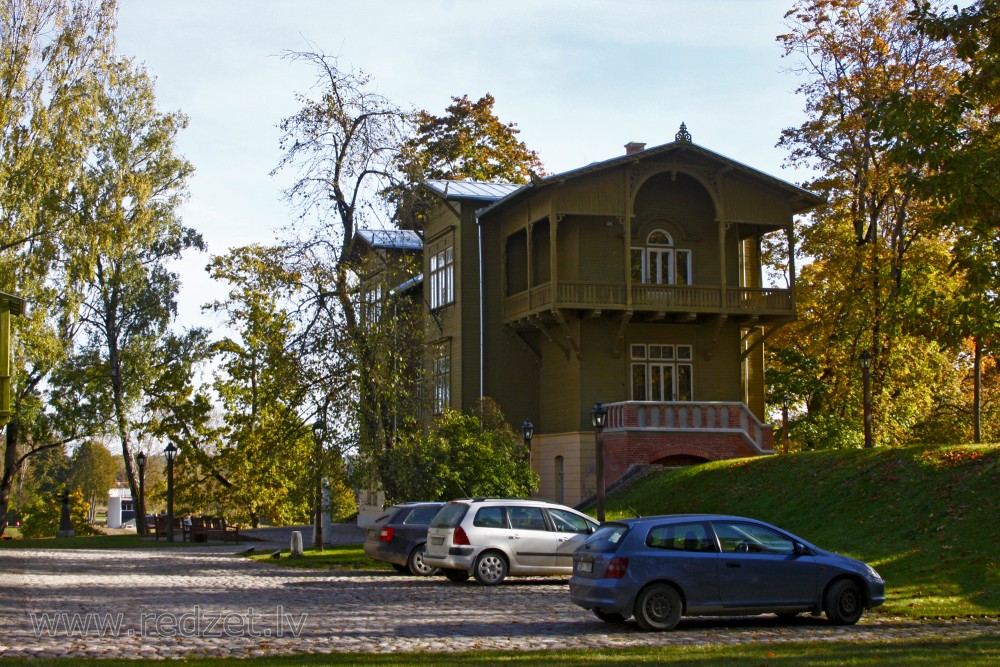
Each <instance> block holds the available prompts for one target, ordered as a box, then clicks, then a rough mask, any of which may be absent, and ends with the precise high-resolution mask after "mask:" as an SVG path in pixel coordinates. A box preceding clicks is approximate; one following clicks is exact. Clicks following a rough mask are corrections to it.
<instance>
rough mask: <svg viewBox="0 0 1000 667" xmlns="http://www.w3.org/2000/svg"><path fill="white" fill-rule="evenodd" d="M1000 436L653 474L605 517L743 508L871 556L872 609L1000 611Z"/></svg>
mask: <svg viewBox="0 0 1000 667" xmlns="http://www.w3.org/2000/svg"><path fill="white" fill-rule="evenodd" d="M998 498H1000V446H998V445H979V446H972V445H970V446H946V447H903V448H896V449H867V450H847V451H844V450H839V451H824V452H809V453H801V454H792V455H788V456H785V455H778V456H771V457H767V458H755V459H737V460H733V461H719V462H716V463H709V464H705V465H700V466H694V467H690V468H684V469H680V470H675V471H671V472H665V473H661V474H653V475H649V476H648V477H646V478H644V479H642V480H640V481H639V482H637V483H635V484H633V485H632V486H630V487H628V488H627V489H625V490H623V492H622V493H619V494H613V495H611V496H609V498H608V506H607V507H608V512H607V515H608V518H614V517H623V516H632V515H633V512H632V508H634V509H635V511H637V512H639V513H640V514H643V515H652V514H674V513H685V512H712V513H720V514H739V515H745V516H751V517H754V518H757V519H762V520H764V521H768V522H770V523H773V524H775V525H778V526H780V527H782V528H785V529H787V530H789V531H791V532H793V533H795V534H797V535H799V536H800V537H802V538H804V539H806V540H809V541H810V542H813V543H814V544H816V545H817V546H819V547H822V548H824V549H830V550H832V551H837V552H839V553H842V554H845V555H848V556H852V557H854V558H858V559H860V560H863V561H865V562H867V563H869V564H871V565H872V566H874V567H875V569H877V570H878V571H879V573H880V574H881V575H882V576H883V578H884V579H885V580H886V598H887V599H886V604H885V605H884V606H883V607H880V608H879V609H876V610H874V612H873V613H875V614H880V613H881V614H888V615H893V616H909V617H916V618H921V617H937V616H943V617H952V616H967V615H984V614H986V615H997V614H1000V568H998V562H1000V549H998V548H997V545H998V544H1000V522H998V521H997V520H996V511H997V510H996V503H997V499H998Z"/></svg>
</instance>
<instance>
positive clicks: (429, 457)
mask: <svg viewBox="0 0 1000 667" xmlns="http://www.w3.org/2000/svg"><path fill="white" fill-rule="evenodd" d="M383 465H384V467H385V468H386V471H387V474H386V480H387V481H386V485H385V487H384V490H385V492H386V497H387V500H389V501H393V502H400V501H406V500H413V499H415V498H420V499H426V500H449V499H451V498H462V497H474V496H493V497H501V498H526V497H528V496H529V495H530V494H531V492H532V491H533V490H534V489H536V488H537V486H538V476H537V475H536V474H535V472H534V471H533V470H532V469H531V463H530V462H529V461H528V452H527V450H526V449H525V447H524V441H523V440H522V438H521V436H520V435H519V434H517V433H516V432H515V431H514V429H513V428H512V427H511V426H510V424H508V423H507V422H506V421H504V418H503V414H502V413H501V411H500V408H499V406H497V404H496V403H495V402H493V401H492V400H490V399H488V398H486V399H483V400H482V401H481V403H480V409H479V410H478V411H477V412H476V413H475V414H463V413H462V412H459V411H457V410H446V411H445V412H444V414H442V415H441V416H440V417H438V419H437V420H436V421H435V423H434V428H433V429H432V430H431V431H430V432H428V433H423V432H421V431H418V430H412V431H409V432H408V433H407V434H406V436H405V437H404V438H403V439H402V440H401V441H400V443H399V444H398V446H397V447H395V448H394V449H393V450H392V451H390V452H388V453H387V454H386V457H385V460H384V462H383Z"/></svg>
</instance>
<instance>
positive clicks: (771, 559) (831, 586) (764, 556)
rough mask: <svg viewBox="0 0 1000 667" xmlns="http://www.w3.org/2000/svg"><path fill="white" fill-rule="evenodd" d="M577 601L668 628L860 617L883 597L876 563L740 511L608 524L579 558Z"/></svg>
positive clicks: (613, 618)
mask: <svg viewBox="0 0 1000 667" xmlns="http://www.w3.org/2000/svg"><path fill="white" fill-rule="evenodd" d="M569 590H570V597H571V599H572V601H573V602H574V604H576V605H578V606H580V607H583V608H584V609H590V610H591V611H593V612H594V614H595V615H597V617H598V618H600V619H601V620H604V621H607V622H620V621H624V620H625V619H627V618H628V617H630V616H634V617H635V621H636V623H637V624H638V625H639V627H640V628H642V629H644V630H670V629H671V628H673V627H674V626H675V625H677V623H678V621H679V620H680V618H681V617H682V616H729V615H755V614H765V613H776V614H778V615H787V616H794V615H796V614H799V613H803V612H810V613H812V614H816V615H818V614H820V613H824V612H825V613H826V616H827V618H828V619H829V620H830V621H831V622H832V623H835V624H838V625H853V624H854V623H857V622H858V620H859V619H860V618H861V615H862V614H863V613H864V611H865V609H870V608H872V607H877V606H879V605H881V604H882V603H883V602H885V583H884V582H883V580H882V577H881V576H879V574H878V572H876V571H875V570H874V569H873V568H872V567H871V566H869V565H866V564H865V563H862V562H861V561H858V560H854V559H853V558H848V557H846V556H841V555H838V554H835V553H833V552H831V551H825V550H823V549H820V548H819V547H816V546H814V545H812V544H810V543H808V542H806V541H805V540H803V539H802V538H799V537H796V536H795V535H792V534H791V533H789V532H786V531H784V530H782V529H780V528H777V527H775V526H772V525H770V524H767V523H764V522H762V521H756V520H754V519H747V518H743V517H738V516H717V515H671V516H654V517H643V518H638V519H623V520H619V521H611V522H608V523H605V524H603V525H602V526H601V527H600V529H598V531H597V532H596V533H594V534H593V535H591V536H590V537H589V538H588V539H587V540H586V541H585V542H584V543H583V544H582V545H581V546H580V547H579V548H578V549H577V550H576V552H575V553H574V554H573V576H572V577H571V578H570V581H569Z"/></svg>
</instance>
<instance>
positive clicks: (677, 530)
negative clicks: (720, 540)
mask: <svg viewBox="0 0 1000 667" xmlns="http://www.w3.org/2000/svg"><path fill="white" fill-rule="evenodd" d="M646 546H647V547H652V548H654V549H666V550H668V551H694V552H701V551H712V552H714V551H715V543H714V541H713V540H712V539H711V537H710V536H709V534H708V530H706V528H705V525H704V524H702V523H674V524H667V525H664V526H654V527H653V528H650V530H649V534H648V535H646Z"/></svg>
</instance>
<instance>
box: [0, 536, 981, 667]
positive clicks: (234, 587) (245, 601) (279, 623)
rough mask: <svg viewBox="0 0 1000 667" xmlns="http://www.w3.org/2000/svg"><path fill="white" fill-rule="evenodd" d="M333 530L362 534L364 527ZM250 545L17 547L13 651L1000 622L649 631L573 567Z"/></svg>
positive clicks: (505, 642)
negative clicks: (296, 554)
mask: <svg viewBox="0 0 1000 667" xmlns="http://www.w3.org/2000/svg"><path fill="white" fill-rule="evenodd" d="M331 537H332V536H331ZM333 539H334V541H336V540H338V539H345V540H346V539H350V540H352V541H356V539H357V533H356V532H350V531H349V532H348V533H347V534H346V536H344V537H343V538H333ZM275 545H277V542H269V543H262V545H261V546H262V547H264V546H271V547H272V548H276V546H275ZM280 546H286V545H285V544H281V545H280ZM242 548H245V546H242V545H241V546H240V547H234V546H232V545H230V546H226V547H192V548H185V549H140V550H121V551H112V550H104V551H97V550H94V551H84V550H50V551H43V550H8V549H4V550H2V551H0V573H2V574H0V582H2V585H0V659H2V658H12V657H59V656H64V657H127V658H135V657H140V658H174V657H182V656H186V655H196V656H208V655H212V656H237V657H253V656H263V655H275V654H290V653H312V652H316V653H328V652H340V651H359V652H378V653H394V652H400V651H466V650H473V649H499V650H507V651H509V650H522V651H524V650H544V649H552V648H584V647H589V648H600V647H604V648H618V647H626V646H667V645H703V644H740V643H749V642H793V641H804V640H830V641H839V640H845V639H846V640H852V641H877V640H885V639H924V638H937V637H948V638H950V639H956V638H960V637H970V636H975V635H986V634H990V635H995V634H998V633H1000V621H998V620H997V619H995V618H994V619H978V620H956V621H947V622H945V621H913V620H908V619H885V618H879V617H877V616H866V618H865V619H863V620H862V622H861V623H860V624H859V625H857V626H854V627H848V628H843V627H833V626H829V625H827V624H826V623H825V622H824V621H823V620H822V619H814V618H811V617H808V616H804V617H800V618H797V619H796V620H795V621H793V622H779V621H778V620H777V619H776V618H775V617H773V616H761V617H755V618H751V619H740V620H732V619H730V620H726V621H722V620H719V619H698V620H691V621H682V623H681V624H680V625H679V626H678V628H677V629H676V630H675V631H673V632H667V633H644V632H640V631H638V630H637V629H636V627H635V625H634V623H627V624H624V625H613V624H606V623H603V622H601V621H599V620H597V619H596V618H595V617H594V616H593V615H591V614H589V613H588V612H586V611H584V610H582V609H579V608H577V607H576V606H574V605H573V604H571V603H570V601H569V595H568V592H567V587H566V579H558V578H557V579H537V578H531V579H528V578H512V579H510V580H508V582H506V583H505V584H504V585H502V586H498V587H492V588H488V587H483V586H479V585H477V584H475V583H471V582H466V583H464V584H452V583H450V582H447V581H446V580H444V579H443V578H439V577H434V578H430V579H422V578H418V577H410V576H403V575H398V574H396V573H392V574H389V573H386V572H384V571H377V572H376V571H371V572H351V573H332V572H329V571H322V572H313V571H308V570H296V569H292V568H283V567H279V566H275V565H271V564H262V563H257V562H253V561H250V560H249V559H245V558H241V557H239V556H237V555H235V554H236V552H237V551H239V550H240V549H242Z"/></svg>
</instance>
